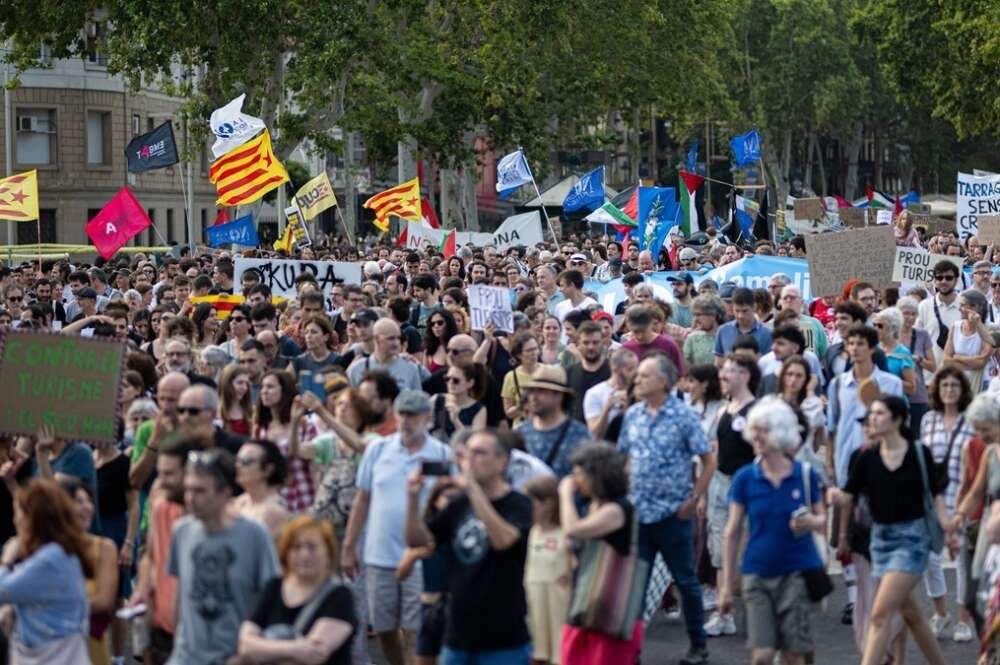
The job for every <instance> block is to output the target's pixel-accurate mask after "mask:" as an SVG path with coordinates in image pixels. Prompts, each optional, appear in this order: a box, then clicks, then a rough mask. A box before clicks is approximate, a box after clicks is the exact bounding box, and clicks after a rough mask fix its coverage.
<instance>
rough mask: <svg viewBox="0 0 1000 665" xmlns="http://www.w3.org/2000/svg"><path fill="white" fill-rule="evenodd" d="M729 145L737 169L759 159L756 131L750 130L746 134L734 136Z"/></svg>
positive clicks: (758, 138) (758, 135)
mask: <svg viewBox="0 0 1000 665" xmlns="http://www.w3.org/2000/svg"><path fill="white" fill-rule="evenodd" d="M729 145H730V146H731V147H732V149H733V156H734V157H735V158H736V166H737V167H740V168H742V167H744V166H746V165H747V164H750V163H752V162H756V161H757V160H759V159H760V134H759V133H757V130H756V129H751V130H750V131H749V132H747V133H746V134H740V135H739V136H734V137H733V139H732V141H730V142H729Z"/></svg>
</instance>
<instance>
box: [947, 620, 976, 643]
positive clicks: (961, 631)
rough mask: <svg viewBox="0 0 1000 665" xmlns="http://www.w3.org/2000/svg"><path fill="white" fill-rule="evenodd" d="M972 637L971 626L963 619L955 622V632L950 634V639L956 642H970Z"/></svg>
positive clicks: (973, 635)
mask: <svg viewBox="0 0 1000 665" xmlns="http://www.w3.org/2000/svg"><path fill="white" fill-rule="evenodd" d="M974 637H975V634H974V633H973V632H972V627H971V626H970V625H969V624H967V623H965V622H964V621H959V622H958V623H956V624H955V634H954V635H952V637H951V639H953V640H954V641H956V642H971V641H972V640H973V638H974Z"/></svg>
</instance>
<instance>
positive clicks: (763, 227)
mask: <svg viewBox="0 0 1000 665" xmlns="http://www.w3.org/2000/svg"><path fill="white" fill-rule="evenodd" d="M768 200H769V194H768V191H767V190H766V189H765V190H764V198H762V199H761V200H760V208H759V209H758V210H757V216H756V217H754V220H753V237H754V238H756V239H757V240H770V239H771V224H770V223H769V222H768V219H767V211H768Z"/></svg>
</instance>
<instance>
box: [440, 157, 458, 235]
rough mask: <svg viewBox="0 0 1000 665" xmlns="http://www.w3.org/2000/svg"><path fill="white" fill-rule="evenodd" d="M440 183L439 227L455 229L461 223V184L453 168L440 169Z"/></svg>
mask: <svg viewBox="0 0 1000 665" xmlns="http://www.w3.org/2000/svg"><path fill="white" fill-rule="evenodd" d="M438 180H439V181H440V183H441V209H440V211H439V212H440V214H441V228H443V229H457V228H460V225H461V223H462V191H461V189H462V186H461V183H460V182H459V180H460V178H459V174H458V172H457V171H456V170H455V169H441V170H440V171H439V172H438Z"/></svg>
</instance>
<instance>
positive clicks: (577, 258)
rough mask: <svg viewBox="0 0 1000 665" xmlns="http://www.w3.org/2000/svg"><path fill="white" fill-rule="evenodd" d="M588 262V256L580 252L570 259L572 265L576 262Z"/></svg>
mask: <svg viewBox="0 0 1000 665" xmlns="http://www.w3.org/2000/svg"><path fill="white" fill-rule="evenodd" d="M588 260H589V259H588V258H587V255H586V254H582V253H580V252H577V253H576V254H574V255H573V256H571V257H569V262H570V263H573V262H574V261H583V262H586V261H588Z"/></svg>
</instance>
